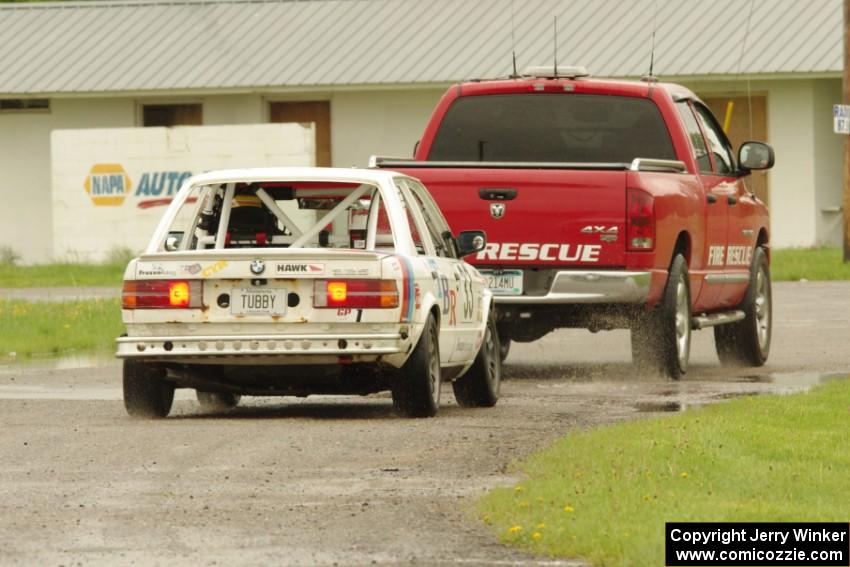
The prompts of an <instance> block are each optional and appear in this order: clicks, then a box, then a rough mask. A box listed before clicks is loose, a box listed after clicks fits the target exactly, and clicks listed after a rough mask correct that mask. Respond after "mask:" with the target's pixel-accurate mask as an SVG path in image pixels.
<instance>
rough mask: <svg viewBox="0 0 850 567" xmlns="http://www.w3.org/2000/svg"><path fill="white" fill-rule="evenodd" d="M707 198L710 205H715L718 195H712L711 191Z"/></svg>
mask: <svg viewBox="0 0 850 567" xmlns="http://www.w3.org/2000/svg"><path fill="white" fill-rule="evenodd" d="M705 200H706V201H708V204H709V205H713V204H714V203H716V202H717V195H712V194H711V193H709V194H708V195H706V196H705Z"/></svg>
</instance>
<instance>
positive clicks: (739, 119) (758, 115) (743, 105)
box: [703, 96, 770, 204]
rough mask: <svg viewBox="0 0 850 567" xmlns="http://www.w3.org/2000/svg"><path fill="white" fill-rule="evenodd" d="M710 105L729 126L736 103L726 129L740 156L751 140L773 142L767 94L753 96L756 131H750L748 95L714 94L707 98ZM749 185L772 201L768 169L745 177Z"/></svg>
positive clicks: (755, 191)
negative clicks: (744, 144) (745, 145)
mask: <svg viewBox="0 0 850 567" xmlns="http://www.w3.org/2000/svg"><path fill="white" fill-rule="evenodd" d="M703 101H705V103H706V105H708V107H709V108H710V109H711V112H712V114H714V116H716V117H717V120H718V121H719V122H720V124H721V125H722V126H724V127H725V126H726V125H727V115H728V112H729V111H728V108H729V103H730V102H731V103H732V113H731V115H729V116H728V128H726V137H728V138H729V141H730V142H732V147H733V148H734V149H735V153H736V155H737V152H738V148H740V147H741V144H743V143H744V142H747V141H750V140H757V141H759V142H768V143H769V142H770V141H769V140H768V139H767V97H766V96H754V97H752V109H753V131H752V134H750V116H749V115H750V113H749V110H748V104H747V97H746V96H712V97H705V98H703ZM745 183H746V184H747V187H748V188H749V189H750V190H751V191H752V192H753V193H755V194H756V196H757V197H758V198H759V199H761V200H762V201H764V202H765V203H768V204H769V201H768V197H769V193H770V192H769V190H768V184H767V172H766V171H754V172H753V173H752V174H751V175H750V176H749V177H747V178H746V179H745Z"/></svg>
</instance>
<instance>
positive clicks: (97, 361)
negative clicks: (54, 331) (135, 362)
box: [0, 352, 120, 376]
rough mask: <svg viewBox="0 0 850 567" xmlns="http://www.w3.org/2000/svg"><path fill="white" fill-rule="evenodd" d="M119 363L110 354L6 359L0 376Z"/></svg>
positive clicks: (1, 367) (115, 364) (102, 366)
mask: <svg viewBox="0 0 850 567" xmlns="http://www.w3.org/2000/svg"><path fill="white" fill-rule="evenodd" d="M119 364H120V362H119V361H118V360H117V359H116V358H115V356H114V355H113V354H112V353H105V352H98V353H91V352H89V353H76V354H68V355H64V356H44V357H32V358H26V359H21V360H16V359H14V358H12V359H10V358H6V359H3V361H2V362H0V376H4V375H9V374H18V373H20V372H21V371H22V370H75V369H79V368H106V367H108V366H117V365H119Z"/></svg>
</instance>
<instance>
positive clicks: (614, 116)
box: [428, 93, 676, 163]
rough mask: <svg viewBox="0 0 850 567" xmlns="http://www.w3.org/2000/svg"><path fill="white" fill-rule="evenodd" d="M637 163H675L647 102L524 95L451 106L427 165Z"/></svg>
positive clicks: (663, 127) (462, 99) (464, 100)
mask: <svg viewBox="0 0 850 567" xmlns="http://www.w3.org/2000/svg"><path fill="white" fill-rule="evenodd" d="M638 157H640V158H654V159H676V154H675V151H674V150H673V143H672V141H671V140H670V133H669V132H668V131H667V127H666V125H665V124H664V119H663V118H662V117H661V113H660V112H659V111H658V108H657V107H656V106H655V103H653V102H652V101H651V100H648V99H645V98H636V97H626V96H613V95H588V94H536V93H528V94H505V95H477V96H465V97H460V98H458V99H457V100H455V102H454V103H453V104H452V106H451V107H450V108H449V110H448V112H447V113H446V115H445V117H444V118H443V121H442V123H441V124H440V128H439V130H438V132H437V136H436V138H435V139H434V143H433V145H432V147H431V151H430V154H429V156H428V160H429V161H492V162H570V163H629V162H631V161H632V160H633V159H635V158H638Z"/></svg>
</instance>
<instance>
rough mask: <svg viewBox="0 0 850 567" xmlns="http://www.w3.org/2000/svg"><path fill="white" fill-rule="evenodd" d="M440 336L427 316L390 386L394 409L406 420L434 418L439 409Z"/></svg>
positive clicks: (432, 318) (431, 319) (432, 319)
mask: <svg viewBox="0 0 850 567" xmlns="http://www.w3.org/2000/svg"><path fill="white" fill-rule="evenodd" d="M441 386H442V384H441V377H440V335H439V329H438V327H437V321H435V320H434V315H433V314H431V315H428V319H427V320H426V321H425V328H424V329H422V336H421V337H419V342H418V343H417V345H416V348H414V349H413V352H412V353H410V357H409V358H408V359H407V361H406V362H405V363H404V366H402V368H401V372H400V373H399V375H397V376H395V377H394V380H393V384H392V395H393V406H394V407H395V409H396V411H397V412H398V413H399V414H401V415H403V416H405V417H433V416H435V415H437V409H438V408H439V407H440V388H441Z"/></svg>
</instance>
